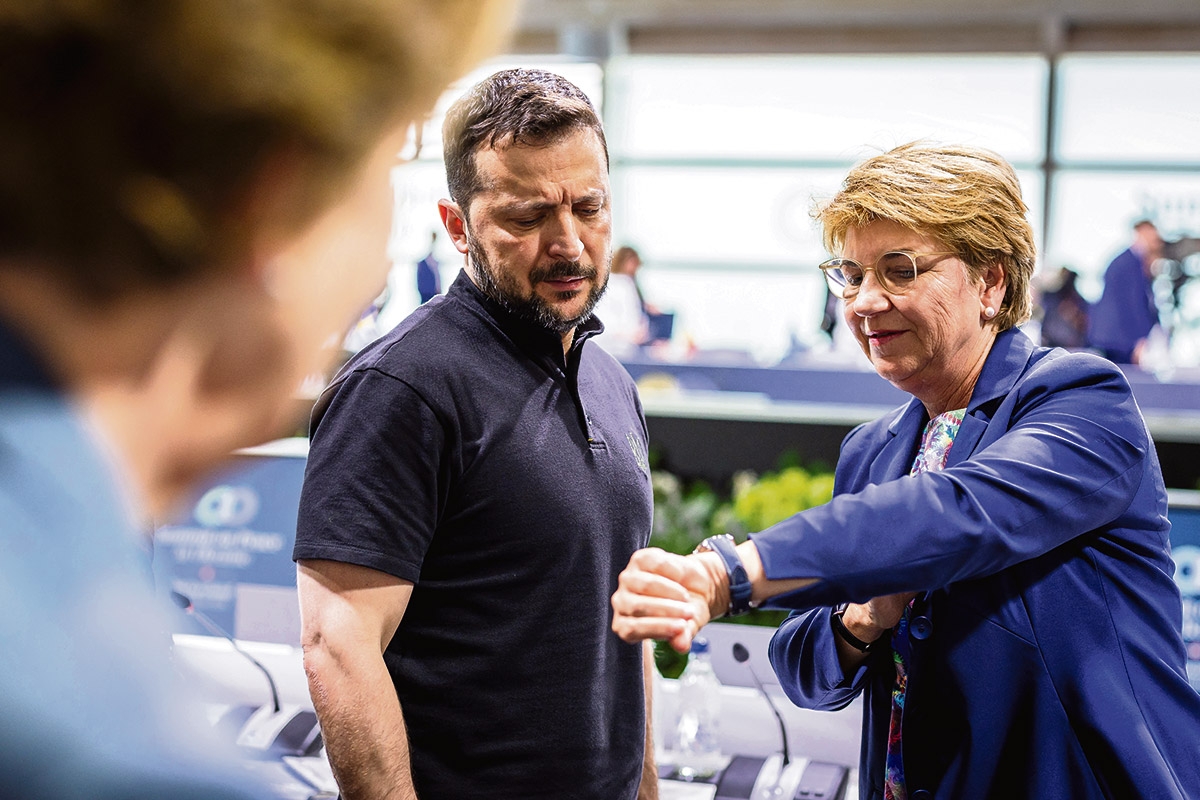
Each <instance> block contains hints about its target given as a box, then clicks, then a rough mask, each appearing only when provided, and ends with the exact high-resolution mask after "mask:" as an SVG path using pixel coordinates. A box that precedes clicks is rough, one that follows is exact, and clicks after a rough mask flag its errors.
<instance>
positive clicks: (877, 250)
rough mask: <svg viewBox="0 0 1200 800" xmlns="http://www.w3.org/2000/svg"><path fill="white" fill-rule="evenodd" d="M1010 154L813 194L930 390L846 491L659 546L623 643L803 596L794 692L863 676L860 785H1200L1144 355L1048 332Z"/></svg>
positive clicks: (643, 575) (622, 603) (897, 354)
mask: <svg viewBox="0 0 1200 800" xmlns="http://www.w3.org/2000/svg"><path fill="white" fill-rule="evenodd" d="M1026 212H1027V209H1026V206H1025V203H1024V202H1023V200H1022V198H1021V192H1020V186H1019V184H1018V181H1017V177H1016V175H1015V173H1014V171H1013V169H1012V167H1011V166H1009V165H1008V164H1007V163H1006V162H1005V161H1004V160H1003V159H1002V158H1000V157H999V156H997V155H996V154H994V153H992V152H990V151H986V150H982V149H978V148H970V147H952V146H939V145H933V144H926V143H913V144H908V145H904V146H901V147H898V148H896V149H894V150H892V151H890V152H887V153H884V154H881V155H878V156H875V157H873V158H870V159H867V160H866V161H865V162H863V163H862V164H860V165H858V166H856V167H855V168H853V169H852V170H851V171H850V173H849V175H848V176H847V177H846V179H845V182H844V183H843V185H842V188H841V191H839V192H838V193H837V195H836V196H835V197H834V198H833V199H832V201H830V202H829V203H828V204H827V205H825V206H824V207H822V208H821V209H819V211H818V213H817V217H818V219H819V220H820V222H821V223H822V225H823V226H824V232H825V243H826V246H827V247H828V248H829V250H830V251H831V252H833V253H837V254H838V255H837V257H835V258H832V259H830V260H828V261H826V262H824V263H823V264H821V269H822V270H823V271H824V273H825V276H826V278H827V279H828V283H829V285H830V287H831V288H832V290H833V291H834V292H835V293H837V294H838V295H839V296H840V297H841V298H842V299H843V300H844V301H845V311H844V316H845V321H846V323H847V325H848V326H849V328H850V330H851V332H852V333H853V335H854V337H855V338H856V339H857V340H858V343H859V345H860V346H861V348H862V350H863V352H864V353H865V354H866V356H867V358H868V359H869V360H870V361H871V364H872V365H873V366H874V368H875V370H876V371H877V372H878V373H879V374H880V375H882V376H883V377H884V378H886V379H887V380H888V381H889V382H890V383H892V384H893V385H895V386H897V387H899V388H901V389H903V390H905V391H906V392H908V393H910V394H911V395H912V396H913V399H912V400H911V401H910V402H909V403H908V404H907V405H905V406H903V407H901V408H899V409H897V410H896V411H893V412H891V413H889V414H887V415H885V416H884V417H882V418H880V419H878V420H875V421H874V422H869V423H867V424H865V425H861V426H859V427H858V428H856V429H855V430H853V431H852V432H851V433H850V434H849V435H848V436H847V437H846V439H845V441H844V442H843V445H842V451H841V455H840V457H839V460H838V466H837V471H836V477H835V481H836V483H835V488H834V498H833V500H832V501H831V502H829V503H828V504H826V505H824V506H821V507H819V508H814V509H809V510H807V511H803V512H801V513H799V514H797V515H795V516H793V517H791V518H790V519H788V520H785V521H784V522H781V523H780V524H778V525H776V526H774V527H772V528H768V529H767V530H765V531H763V532H761V533H758V534H753V535H752V537H751V540H750V541H748V542H745V543H742V544H741V545H738V546H737V547H736V548H735V547H734V546H733V545H732V543H730V542H729V541H726V540H724V539H721V538H719V537H714V538H712V539H710V540H707V541H706V542H705V543H703V544H702V545H701V546H700V548H698V552H697V553H696V554H693V555H691V556H686V557H685V556H672V555H669V554H666V553H663V552H661V551H654V550H643V551H639V552H638V553H636V554H635V555H634V557H633V558H632V559H631V561H630V564H629V566H628V567H627V569H626V570H625V572H624V573H622V576H621V579H620V586H619V588H618V590H617V592H616V593H615V594H614V596H613V598H612V604H613V607H614V610H615V612H616V613H615V615H614V619H613V629H614V630H615V631H616V632H617V633H618V634H620V635H621V637H622V638H625V639H627V640H631V641H632V640H638V639H643V638H663V639H669V640H670V641H671V643H672V644H673V645H674V646H675V647H676V648H677V649H680V650H683V649H685V648H686V647H687V645H688V643H689V641H690V640H691V637H692V635H693V634H694V633H695V631H696V629H697V628H698V627H699V626H701V625H703V624H704V623H706V622H707V621H708V620H709V619H711V618H713V617H717V616H721V615H722V614H725V613H737V612H739V611H743V610H745V609H747V608H749V607H750V606H751V605H756V604H759V603H763V602H765V601H767V600H771V601H772V604H773V605H776V606H780V607H786V608H792V609H796V611H795V613H793V615H792V616H791V617H789V618H788V619H787V620H786V621H785V622H784V623H783V624H782V625H781V627H780V629H779V631H778V632H777V633H776V634H775V637H774V639H773V640H772V643H771V660H772V664H773V666H774V668H775V671H776V673H777V675H778V676H779V679H780V682H781V684H782V685H783V687H784V690H785V691H786V692H787V694H788V696H789V697H790V698H791V699H792V700H793V701H794V702H795V703H797V704H798V705H801V706H804V707H808V708H815V709H828V710H833V709H840V708H843V707H845V706H847V705H849V704H850V703H851V702H852V701H853V700H854V699H855V698H857V697H860V696H861V697H862V698H863V714H864V720H863V721H864V725H863V733H862V751H861V753H862V755H861V759H862V760H861V765H860V773H859V796H860V797H861V798H863V800H868V799H869V800H875V798H888V799H889V800H890V799H891V798H912V800H917V799H918V798H946V800H950V798H956V799H957V798H966V797H970V798H993V797H994V798H1016V797H1020V798H1051V797H1055V798H1058V797H1062V798H1066V797H1070V798H1127V797H1155V798H1187V797H1200V760H1198V759H1197V758H1196V754H1197V753H1198V752H1200V695H1197V693H1196V692H1195V691H1194V690H1193V689H1192V688H1191V687H1190V686H1189V685H1188V680H1187V675H1186V672H1185V669H1184V662H1185V655H1184V648H1183V641H1182V638H1181V634H1180V630H1179V625H1180V618H1181V600H1180V596H1179V591H1178V589H1177V587H1176V585H1175V582H1174V580H1173V579H1172V573H1173V571H1174V565H1173V564H1172V562H1171V557H1170V543H1169V541H1168V532H1169V530H1170V523H1169V522H1168V521H1167V518H1166V511H1167V497H1166V490H1165V488H1164V486H1163V479H1162V474H1161V471H1160V469H1159V465H1158V460H1157V458H1156V456H1155V452H1154V444H1153V442H1152V441H1151V440H1150V435H1149V433H1148V431H1147V429H1146V424H1145V422H1144V421H1143V419H1142V416H1141V413H1140V412H1139V410H1138V408H1137V404H1136V403H1135V401H1134V397H1133V393H1132V391H1131V390H1130V387H1129V384H1128V382H1127V381H1126V380H1125V377H1124V375H1123V374H1122V373H1121V371H1120V370H1118V369H1117V368H1116V367H1114V366H1113V365H1112V364H1111V363H1110V362H1108V361H1106V360H1104V359H1101V358H1097V357H1095V356H1092V355H1088V354H1082V353H1068V352H1066V351H1064V350H1060V349H1047V348H1038V347H1036V346H1035V345H1034V344H1033V342H1031V341H1030V340H1029V339H1028V338H1027V337H1026V336H1025V335H1024V334H1023V333H1022V332H1021V331H1020V330H1019V329H1018V328H1017V326H1018V325H1020V324H1021V323H1022V322H1024V321H1025V320H1026V319H1028V317H1029V313H1030V296H1029V294H1030V277H1031V275H1032V273H1033V267H1034V245H1033V232H1032V230H1031V228H1030V226H1029V224H1028V222H1027V221H1026V219H1025V215H1026Z"/></svg>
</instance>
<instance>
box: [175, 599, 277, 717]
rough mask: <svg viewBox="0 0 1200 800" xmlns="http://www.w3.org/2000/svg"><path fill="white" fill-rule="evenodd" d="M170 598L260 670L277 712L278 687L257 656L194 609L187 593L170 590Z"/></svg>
mask: <svg viewBox="0 0 1200 800" xmlns="http://www.w3.org/2000/svg"><path fill="white" fill-rule="evenodd" d="M171 599H172V600H174V601H175V605H177V606H179V607H180V608H181V609H183V611H184V612H185V613H186V614H187V615H188V616H190V617H194V618H195V620H196V621H197V622H199V623H200V624H201V625H202V626H204V628H205V629H206V630H207V631H208V632H209V633H211V634H213V635H214V636H220V637H222V638H224V639H227V640H228V641H229V643H230V644H231V645H233V649H234V650H236V651H237V652H239V653H241V654H242V656H243V657H244V658H246V659H247V660H248V661H249V662H250V663H251V664H253V665H254V666H256V667H258V668H259V669H260V670H261V671H262V674H263V675H264V676H266V678H267V685H268V686H270V687H271V705H272V707H273V708H274V710H275V713H276V714H278V713H279V709H280V705H279V688H278V687H277V686H276V685H275V679H274V678H273V677H271V673H270V672H269V671H268V670H267V668H266V667H264V666H263V665H262V663H261V662H260V661H259V660H258V659H257V658H255V657H254V656H252V655H250V654H249V653H247V652H246V651H245V650H243V649H242V648H241V645H239V644H238V643H237V641H236V640H235V639H234V638H233V637H232V636H230V635H229V634H228V633H226V632H225V630H224V629H223V628H221V626H220V625H218V624H217V623H215V622H213V621H212V619H211V618H209V616H208V615H207V614H204V613H202V612H200V611H198V610H196V607H195V606H194V605H192V601H191V600H190V599H189V598H188V597H187V595H184V594H181V593H179V592H174V591H173V592H171Z"/></svg>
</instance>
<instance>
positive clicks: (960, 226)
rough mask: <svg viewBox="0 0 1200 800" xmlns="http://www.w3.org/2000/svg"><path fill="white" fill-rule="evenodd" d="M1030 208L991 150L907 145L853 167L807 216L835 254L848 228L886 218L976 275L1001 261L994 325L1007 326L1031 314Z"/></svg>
mask: <svg viewBox="0 0 1200 800" xmlns="http://www.w3.org/2000/svg"><path fill="white" fill-rule="evenodd" d="M1028 211H1029V208H1028V206H1027V205H1026V204H1025V201H1024V200H1023V199H1022V197H1021V184H1020V182H1019V181H1018V180H1017V174H1016V172H1015V171H1014V170H1013V168H1012V165H1011V164H1009V163H1008V162H1007V161H1005V160H1004V159H1003V158H1002V157H1001V156H999V155H997V154H996V153H994V152H992V151H990V150H985V149H983V148H979V147H968V146H960V145H939V144H932V143H927V142H910V143H908V144H904V145H901V146H899V147H897V148H895V149H893V150H890V151H888V152H886V153H882V154H880V155H877V156H873V157H871V158H868V159H867V160H865V161H863V162H862V163H860V164H858V165H856V166H855V167H853V168H852V169H851V170H850V172H849V174H848V175H847V176H846V179H845V180H844V181H843V182H842V187H841V189H840V190H839V191H838V193H837V194H836V195H835V196H834V198H833V199H832V200H831V201H829V202H828V203H826V204H824V205H822V206H819V207H818V208H817V209H816V210H815V211H814V214H813V216H814V217H815V218H816V219H817V221H819V222H820V223H821V225H822V226H823V228H824V243H825V247H826V248H828V249H829V252H830V253H834V254H837V253H840V252H841V250H842V247H843V246H844V245H845V242H846V233H847V231H848V230H849V229H851V228H858V227H862V226H864V225H866V224H868V223H870V222H873V221H875V220H890V221H891V222H895V223H897V224H899V225H903V226H904V227H906V228H911V229H912V230H914V231H917V232H918V233H923V234H926V235H930V236H932V237H933V238H935V239H937V240H938V241H939V242H942V243H943V244H945V245H946V249H947V250H952V251H954V252H955V253H956V254H958V256H959V258H960V259H961V260H962V261H963V262H964V263H965V264H966V265H967V271H968V272H969V273H970V275H971V276H972V277H973V278H975V279H978V278H979V277H980V276H981V275H982V274H983V272H984V270H985V269H987V268H988V267H989V266H991V265H992V264H995V263H997V262H999V263H1000V264H1001V265H1003V267H1004V273H1005V280H1006V282H1007V289H1006V291H1005V296H1004V301H1003V302H1002V303H1001V306H1000V308H999V309H998V313H997V315H996V319H995V325H996V327H997V329H998V330H1006V329H1008V328H1012V327H1015V326H1017V325H1020V324H1021V323H1023V322H1025V321H1026V320H1028V319H1029V316H1030V313H1031V312H1032V298H1031V296H1030V281H1031V279H1032V277H1033V271H1034V266H1035V262H1036V258H1037V249H1036V246H1035V245H1034V238H1033V227H1032V226H1031V225H1030V224H1029V220H1028V219H1026V216H1025V215H1026V214H1027V213H1028Z"/></svg>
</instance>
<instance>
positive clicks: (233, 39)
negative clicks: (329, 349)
mask: <svg viewBox="0 0 1200 800" xmlns="http://www.w3.org/2000/svg"><path fill="white" fill-rule="evenodd" d="M501 5H502V4H501V3H499V2H497V1H496V0H489V2H488V3H483V4H481V3H480V2H478V0H403V2H397V0H306V2H303V3H297V2H294V0H256V2H252V3H247V2H244V0H154V1H153V2H145V0H39V2H35V3H26V2H21V3H14V2H3V3H0V261H3V260H10V261H13V262H20V263H22V264H24V265H26V266H36V267H37V268H38V269H41V270H45V271H51V272H54V273H55V274H56V275H57V276H58V277H59V278H62V279H65V280H67V281H68V282H69V283H70V284H71V285H72V286H73V287H74V288H75V290H76V291H78V292H80V293H81V294H83V295H84V296H87V297H89V298H91V299H93V300H99V301H103V300H108V299H112V298H114V297H117V296H119V295H120V294H122V293H123V292H125V291H127V290H128V289H130V288H131V287H134V286H165V285H170V284H174V283H178V282H182V281H186V280H188V279H189V278H191V277H193V276H196V275H198V274H201V273H203V272H204V271H206V270H211V269H215V268H218V267H219V266H220V265H221V264H223V263H227V262H228V261H229V260H230V259H233V258H237V257H239V256H240V255H241V254H242V253H244V252H245V248H246V247H248V246H249V245H250V243H251V241H252V240H253V237H254V235H255V232H256V231H257V230H259V229H261V228H263V227H266V226H268V225H270V226H272V227H278V229H280V230H283V231H294V230H296V229H298V228H299V227H300V226H301V225H303V224H304V223H306V222H307V221H308V220H309V219H311V218H312V216H314V215H315V214H316V213H317V212H318V211H319V210H320V209H321V208H323V207H324V206H325V205H327V204H328V203H329V201H331V200H332V199H333V197H334V196H335V193H336V192H337V191H338V190H339V189H340V188H341V187H342V185H343V183H344V180H345V178H346V177H348V173H349V170H348V168H349V167H351V166H353V165H356V164H357V163H359V162H360V161H361V159H362V158H363V157H364V156H365V155H366V153H368V152H369V151H370V149H371V148H372V147H373V146H374V145H375V144H376V142H378V141H379V139H380V137H382V135H383V134H384V133H385V132H386V131H387V130H388V129H389V127H391V126H394V125H396V124H398V123H400V122H402V121H403V120H404V119H406V118H409V117H412V118H416V117H419V116H420V115H421V114H422V113H424V111H425V110H426V109H427V108H429V107H430V106H431V105H432V104H433V102H434V101H435V100H436V98H437V96H438V93H439V92H440V91H441V90H442V89H443V87H444V86H445V85H446V84H447V83H449V82H450V81H451V80H452V79H453V78H454V77H455V76H456V75H458V74H460V71H461V69H462V68H463V67H464V65H465V64H467V63H471V61H472V60H473V58H474V54H475V53H476V52H479V51H480V50H481V48H482V47H483V46H484V45H487V44H489V43H490V41H491V40H492V38H493V37H494V34H492V33H485V32H484V31H481V30H479V28H480V27H481V26H484V25H487V24H489V23H491V24H493V27H494V23H495V22H496V17H497V13H499V12H498V11H493V9H492V7H493V6H495V7H497V8H499V7H500V6H501ZM487 49H490V47H488V48H487ZM464 50H465V52H464ZM276 159H287V162H288V165H289V167H291V166H292V165H295V166H296V169H295V170H293V172H294V174H293V175H292V176H291V177H294V178H296V179H297V181H298V183H297V185H295V186H294V191H292V196H291V199H290V201H289V202H288V203H287V204H279V205H280V206H282V207H276V208H271V209H263V211H262V214H260V215H258V216H261V217H264V218H262V219H249V218H245V217H246V216H247V215H245V214H244V213H239V211H240V206H241V205H242V204H244V203H245V202H246V201H247V199H248V197H247V195H248V193H249V192H250V191H251V189H252V187H253V186H255V184H256V182H257V181H259V180H261V179H262V178H263V174H264V173H265V172H268V171H269V170H270V168H271V165H272V164H274V163H275V160H276Z"/></svg>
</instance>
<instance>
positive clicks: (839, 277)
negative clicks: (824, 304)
mask: <svg viewBox="0 0 1200 800" xmlns="http://www.w3.org/2000/svg"><path fill="white" fill-rule="evenodd" d="M869 270H874V272H875V277H876V279H878V280H879V283H880V285H882V286H883V288H884V289H885V290H887V291H889V292H904V291H906V290H907V289H908V288H909V287H910V286H911V285H912V283H913V281H914V280H916V277H917V262H916V260H915V259H914V258H913V257H912V255H911V254H909V253H901V252H895V253H884V254H883V255H882V256H881V257H880V258H879V260H878V261H877V262H875V266H874V267H863V266H862V265H861V264H859V263H858V262H856V261H851V260H850V259H842V260H840V262H839V263H838V265H837V266H836V267H832V268H830V269H829V270H827V272H828V273H829V277H830V278H831V279H833V281H834V282H835V283H838V284H839V285H840V286H841V287H842V295H843V296H845V295H851V296H853V295H855V294H858V288H859V287H860V286H862V282H863V279H864V278H865V277H866V273H867V272H868V271H869Z"/></svg>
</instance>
